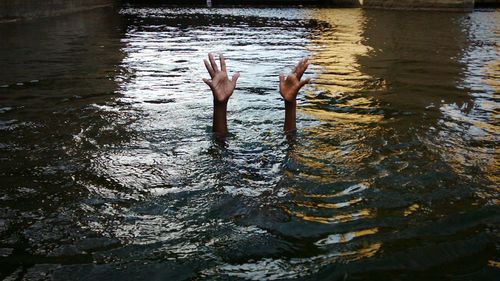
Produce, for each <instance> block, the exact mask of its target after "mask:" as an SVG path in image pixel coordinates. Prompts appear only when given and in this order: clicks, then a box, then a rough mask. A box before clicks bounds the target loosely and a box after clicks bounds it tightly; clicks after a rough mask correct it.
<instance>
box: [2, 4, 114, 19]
mask: <svg viewBox="0 0 500 281" xmlns="http://www.w3.org/2000/svg"><path fill="white" fill-rule="evenodd" d="M114 2H115V0H0V21H2V20H4V21H5V20H16V19H27V18H37V17H47V16H55V15H60V14H66V13H72V12H77V11H82V10H89V9H94V8H98V7H105V6H111V5H113V3H114Z"/></svg>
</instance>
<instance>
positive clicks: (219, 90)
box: [203, 53, 240, 103]
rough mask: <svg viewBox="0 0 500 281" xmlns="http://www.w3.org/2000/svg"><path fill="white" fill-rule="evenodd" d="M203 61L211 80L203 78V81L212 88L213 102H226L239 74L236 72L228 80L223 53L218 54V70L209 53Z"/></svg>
mask: <svg viewBox="0 0 500 281" xmlns="http://www.w3.org/2000/svg"><path fill="white" fill-rule="evenodd" d="M204 62H205V67H206V68H207V70H208V73H209V74H210V77H211V78H212V80H208V79H203V81H204V82H205V83H206V84H207V85H208V86H209V87H210V89H211V90H212V94H213V95H214V102H216V103H227V101H228V100H229V98H230V97H231V95H232V94H233V91H234V88H236V81H238V77H240V74H239V73H238V72H236V73H235V74H234V75H233V77H232V79H231V80H229V78H228V76H227V70H226V61H225V60H224V55H222V54H221V55H220V70H219V68H218V67H217V63H216V62H215V58H214V56H213V55H212V54H211V53H209V54H208V60H207V59H205V60H204Z"/></svg>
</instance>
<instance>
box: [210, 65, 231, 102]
mask: <svg viewBox="0 0 500 281" xmlns="http://www.w3.org/2000/svg"><path fill="white" fill-rule="evenodd" d="M212 85H213V88H212V93H213V95H214V98H215V99H216V101H218V102H226V101H228V100H229V98H230V97H231V95H232V94H233V91H234V88H235V86H236V85H235V84H234V83H233V82H232V81H231V80H229V78H228V77H227V73H226V72H225V71H219V72H217V74H215V76H214V77H213V79H212Z"/></svg>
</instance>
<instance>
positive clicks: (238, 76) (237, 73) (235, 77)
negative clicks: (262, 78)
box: [231, 72, 240, 88]
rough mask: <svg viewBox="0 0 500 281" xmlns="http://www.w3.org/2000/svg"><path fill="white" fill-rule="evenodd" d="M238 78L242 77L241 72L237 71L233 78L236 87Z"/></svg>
mask: <svg viewBox="0 0 500 281" xmlns="http://www.w3.org/2000/svg"><path fill="white" fill-rule="evenodd" d="M238 78H240V73H239V72H236V73H235V74H233V77H232V78H231V82H233V86H234V87H235V88H236V82H237V81H238Z"/></svg>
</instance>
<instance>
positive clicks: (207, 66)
mask: <svg viewBox="0 0 500 281" xmlns="http://www.w3.org/2000/svg"><path fill="white" fill-rule="evenodd" d="M203 62H204V63H205V67H206V68H207V70H208V74H210V77H211V78H214V76H215V71H214V69H213V68H212V66H210V63H209V62H208V60H206V59H204V60H203Z"/></svg>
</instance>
